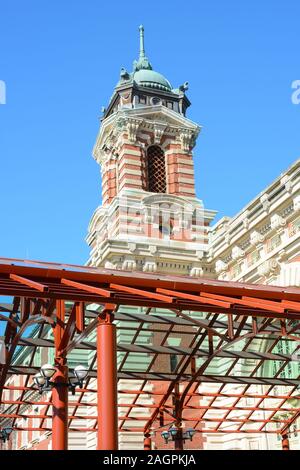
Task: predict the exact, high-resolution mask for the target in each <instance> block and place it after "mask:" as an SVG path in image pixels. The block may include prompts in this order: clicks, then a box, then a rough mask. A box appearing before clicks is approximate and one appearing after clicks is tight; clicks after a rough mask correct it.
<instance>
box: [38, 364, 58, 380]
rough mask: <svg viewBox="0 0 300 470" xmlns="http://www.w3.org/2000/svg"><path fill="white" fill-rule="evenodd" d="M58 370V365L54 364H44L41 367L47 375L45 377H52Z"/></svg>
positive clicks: (44, 374)
mask: <svg viewBox="0 0 300 470" xmlns="http://www.w3.org/2000/svg"><path fill="white" fill-rule="evenodd" d="M55 372H56V367H54V366H53V365H52V364H44V365H43V366H42V367H41V374H42V375H43V376H44V377H45V379H51V377H53V375H54V374H55Z"/></svg>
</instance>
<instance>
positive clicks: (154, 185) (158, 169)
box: [147, 145, 167, 193]
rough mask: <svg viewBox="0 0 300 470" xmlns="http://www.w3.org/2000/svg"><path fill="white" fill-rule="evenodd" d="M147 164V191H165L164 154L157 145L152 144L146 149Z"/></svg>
mask: <svg viewBox="0 0 300 470" xmlns="http://www.w3.org/2000/svg"><path fill="white" fill-rule="evenodd" d="M147 166H148V191H150V192H151V193H165V192H166V190H167V184H166V167H165V155H164V152H163V151H162V150H161V148H160V147H158V146H157V145H152V146H151V147H149V148H148V150H147Z"/></svg>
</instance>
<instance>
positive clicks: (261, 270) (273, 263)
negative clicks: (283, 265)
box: [258, 258, 279, 276]
mask: <svg viewBox="0 0 300 470" xmlns="http://www.w3.org/2000/svg"><path fill="white" fill-rule="evenodd" d="M278 268H279V264H278V261H277V260H276V259H274V258H272V259H269V260H267V261H265V262H264V263H262V264H261V265H260V266H258V274H259V275H260V276H268V275H269V274H270V273H273V272H275V271H276V270H277V269H278Z"/></svg>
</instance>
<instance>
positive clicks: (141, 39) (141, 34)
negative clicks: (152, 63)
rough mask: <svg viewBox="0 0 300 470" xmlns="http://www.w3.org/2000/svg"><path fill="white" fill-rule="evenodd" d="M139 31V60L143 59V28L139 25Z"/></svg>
mask: <svg viewBox="0 0 300 470" xmlns="http://www.w3.org/2000/svg"><path fill="white" fill-rule="evenodd" d="M139 30H140V59H143V58H144V57H145V40H144V26H143V25H142V24H141V25H140V27H139Z"/></svg>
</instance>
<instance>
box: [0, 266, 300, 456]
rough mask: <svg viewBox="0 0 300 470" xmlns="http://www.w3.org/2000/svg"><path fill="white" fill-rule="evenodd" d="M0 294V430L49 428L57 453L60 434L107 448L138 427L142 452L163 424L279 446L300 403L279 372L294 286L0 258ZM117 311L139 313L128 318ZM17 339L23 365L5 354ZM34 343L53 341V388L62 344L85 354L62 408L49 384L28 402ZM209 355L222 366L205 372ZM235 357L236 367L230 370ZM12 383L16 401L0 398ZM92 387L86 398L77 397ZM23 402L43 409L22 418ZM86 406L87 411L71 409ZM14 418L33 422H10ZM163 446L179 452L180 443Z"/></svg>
mask: <svg viewBox="0 0 300 470" xmlns="http://www.w3.org/2000/svg"><path fill="white" fill-rule="evenodd" d="M0 296H6V297H7V296H10V297H12V302H9V303H0V321H2V322H4V323H5V324H6V326H5V333H4V341H5V346H6V359H5V363H4V364H2V365H1V376H0V403H1V412H0V427H3V426H4V424H5V423H6V424H7V423H9V424H10V425H12V427H13V428H14V430H15V432H22V431H39V432H43V431H49V432H50V431H51V432H52V445H53V449H67V446H68V430H69V431H77V432H97V435H98V449H108V450H113V449H117V448H118V434H119V433H120V432H122V433H123V434H124V433H130V432H131V433H132V432H142V433H143V434H144V446H145V449H150V448H151V436H152V435H153V434H154V433H155V432H158V433H160V432H161V431H162V430H163V429H165V428H168V427H170V426H171V425H174V426H176V427H177V429H178V432H179V433H180V432H181V431H182V429H183V427H184V426H186V427H189V428H193V429H194V430H195V431H196V432H199V433H202V434H203V435H205V434H207V433H209V434H213V433H220V434H222V433H232V434H245V433H248V434H257V433H270V434H272V433H273V434H277V435H278V434H279V435H280V436H281V438H282V446H283V448H284V449H288V448H289V441H288V433H289V430H290V427H291V425H292V424H293V423H295V422H296V420H297V418H298V417H299V416H300V408H297V407H295V405H294V406H292V407H291V406H290V403H295V400H294V399H293V397H297V396H298V395H297V386H298V384H299V377H298V376H295V377H294V378H286V377H285V374H284V371H285V368H286V367H288V365H289V364H290V362H291V361H292V360H295V357H294V356H293V355H294V354H295V355H296V354H297V351H298V350H299V348H300V343H299V341H300V335H299V330H300V323H299V320H300V289H297V288H283V287H273V286H265V285H252V284H243V283H236V282H235V283H234V282H225V281H216V280H210V279H203V278H200V279H191V278H186V277H180V276H177V277H175V276H165V275H146V274H141V273H131V272H130V273H129V272H124V271H113V270H106V269H98V268H90V267H83V266H74V265H62V264H55V263H42V262H36V261H23V260H16V259H3V258H2V259H0ZM4 300H5V299H4ZM124 306H126V307H128V306H137V307H141V308H140V309H134V310H133V311H132V312H131V313H130V310H129V309H128V308H127V310H126V311H123V309H122V307H123V308H124ZM162 309H164V311H163V312H162ZM128 312H129V313H128ZM200 312H202V313H200ZM33 325H34V326H35V334H34V335H32V334H30V332H31V331H32V326H33ZM30 327H31V328H30ZM28 328H29V330H28ZM49 330H52V332H51V334H50V336H49ZM117 330H119V331H120V333H122V331H123V332H126V334H127V336H128V334H129V333H130V337H131V341H126V342H124V343H122V342H121V340H120V341H117V339H116V338H117ZM28 331H29V334H28ZM96 332H97V334H96V342H95V333H96ZM46 333H47V334H46ZM145 334H147V335H148V337H151V341H150V342H148V343H147V342H145V339H144V338H145ZM120 337H121V338H122V335H120ZM179 337H180V338H181V340H182V341H181V343H180V346H171V345H170V344H172V341H170V339H172V338H177V339H178V338H179ZM93 338H94V341H92V339H93ZM280 342H281V344H282V342H287V343H288V344H289V345H292V347H290V348H289V350H290V351H292V352H291V353H290V354H283V353H278V352H275V351H274V349H276V346H277V345H278V344H279V343H280ZM20 346H21V347H23V348H24V349H25V348H28V349H27V350H28V354H27V360H26V364H25V363H20V360H16V359H15V358H16V356H17V355H18V351H20ZM38 348H39V349H40V348H54V351H55V365H56V367H57V372H56V374H55V376H54V381H55V382H57V383H59V382H62V383H64V382H66V381H67V378H68V366H67V357H68V354H69V353H70V351H72V350H74V349H85V350H88V351H90V352H91V355H92V354H93V357H92V359H91V361H90V367H89V376H88V379H87V382H86V385H85V386H84V387H85V388H82V389H77V390H76V395H75V401H74V400H73V401H72V402H71V400H70V402H69V406H68V392H67V388H66V387H63V386H58V387H55V388H54V389H53V391H52V396H51V398H49V395H47V397H46V398H41V399H39V401H37V399H36V398H35V401H33V398H32V397H33V391H34V389H35V386H34V384H33V380H32V376H33V375H34V374H35V373H37V372H38V371H39V367H40V365H41V364H40V365H39V366H37V365H36V361H35V356H36V352H37V350H38ZM118 352H119V353H120V355H119V357H120V358H121V360H119V361H117V353H118ZM139 354H142V355H143V356H142V357H143V358H145V357H146V358H147V360H145V361H143V362H144V365H143V367H142V366H141V365H140V367H139V369H138V370H137V368H136V367H134V366H132V362H130V360H129V358H130V357H132V355H135V357H137V355H139ZM170 355H173V356H174V355H176V358H177V361H176V366H175V367H174V368H173V369H172V370H170V369H169V368H168V367H166V365H165V364H166V361H165V358H166V357H170ZM28 357H29V360H28ZM219 358H224V360H225V363H226V367H224V368H223V369H222V370H223V372H222V373H218V374H217V375H216V374H215V373H214V365H215V361H216V360H218V359H219ZM270 361H272V362H273V361H275V363H277V364H278V367H277V368H276V369H275V370H276V371H275V372H274V373H273V374H272V375H270V373H268V374H266V372H265V371H266V367H265V366H266V365H267V364H269V363H270ZM245 363H247V364H248V369H245V370H247V371H248V372H247V373H245V372H244V375H242V374H241V370H242V368H241V367H240V366H241V364H245ZM249 364H252V369H251V370H249ZM141 369H143V370H141ZM269 369H270V368H269ZM15 374H20V375H22V376H25V380H24V382H23V384H22V386H15V385H11V381H10V378H11V377H12V376H13V375H15ZM93 379H97V380H93ZM124 379H126V380H125V383H130V386H128V389H125V388H124ZM118 381H119V384H121V385H119V389H118ZM120 381H121V382H120ZM153 384H156V385H157V384H159V387H153ZM208 384H210V386H209V387H207V386H206V387H205V385H208ZM232 384H235V385H236V386H237V387H232ZM257 386H260V387H259V390H261V392H259V393H258V391H257V390H258V388H257ZM12 390H13V391H14V392H15V391H17V392H18V393H17V395H18V396H16V394H15V393H14V394H13V398H11V396H12V395H10V393H9V392H11V391H12ZM278 390H280V392H278ZM95 394H96V395H97V400H96V401H94V400H87V399H86V398H87V397H88V396H95ZM118 397H119V399H118ZM120 397H121V398H122V397H123V398H122V399H120ZM248 398H250V399H252V400H251V406H249V404H247V403H249V400H248V402H247V400H246V399H248ZM145 399H146V400H147V404H145ZM124 400H125V401H126V402H125V403H124ZM143 400H144V401H143ZM118 401H119V403H118ZM296 402H297V400H296ZM30 404H37V405H44V407H45V408H44V410H45V411H44V412H43V414H41V415H30V411H28V405H30ZM87 407H88V408H89V409H93V410H94V413H93V414H90V413H88V414H87V415H84V414H82V413H81V410H83V409H84V408H87ZM92 407H94V408H92ZM141 408H142V409H143V414H142V415H141V414H139V413H137V411H138V410H141ZM51 410H52V414H51ZM191 411H192V413H191ZM23 417H27V418H34V419H35V420H38V421H39V425H35V427H33V426H31V427H30V426H28V427H24V426H23V427H20V426H19V425H18V422H17V421H18V419H19V418H23ZM51 419H52V423H51ZM75 421H76V422H77V423H82V424H81V425H80V424H79V425H78V426H75V425H74V424H73V423H74V422H75ZM133 423H134V424H133ZM135 423H136V424H135ZM175 447H176V448H178V449H179V448H181V447H182V440H180V439H178V440H177V441H176V442H175Z"/></svg>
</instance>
